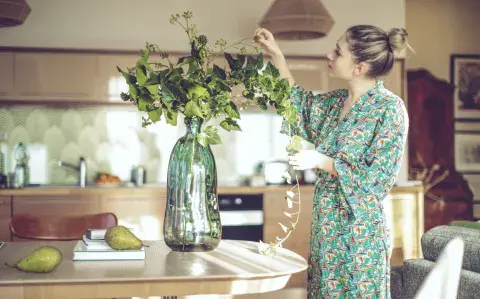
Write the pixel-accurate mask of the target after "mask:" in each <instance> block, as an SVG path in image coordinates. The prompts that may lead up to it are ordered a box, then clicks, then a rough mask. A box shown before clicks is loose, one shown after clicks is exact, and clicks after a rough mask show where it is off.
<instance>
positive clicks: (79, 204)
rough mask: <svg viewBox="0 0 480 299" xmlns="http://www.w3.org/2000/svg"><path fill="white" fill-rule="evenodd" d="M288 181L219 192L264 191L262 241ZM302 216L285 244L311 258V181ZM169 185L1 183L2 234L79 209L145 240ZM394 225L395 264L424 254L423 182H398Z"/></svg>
mask: <svg viewBox="0 0 480 299" xmlns="http://www.w3.org/2000/svg"><path fill="white" fill-rule="evenodd" d="M289 188H290V187H288V186H267V187H219V189H218V193H219V194H249V193H256V194H258V193H262V194H263V201H264V241H266V242H268V241H272V240H275V237H276V236H281V235H282V234H283V231H282V229H281V227H280V226H279V224H278V222H281V221H284V222H285V223H286V221H288V220H289V219H288V218H287V217H286V216H284V214H283V210H286V209H287V204H286V201H285V199H284V197H285V192H286V191H287V190H289ZM300 191H301V193H300V195H301V217H300V220H299V223H298V224H297V226H296V230H295V231H294V232H293V233H292V235H291V236H290V238H289V239H287V241H285V243H284V247H285V248H287V249H290V250H292V251H294V252H297V253H298V254H300V255H301V256H303V257H304V258H306V259H307V258H308V250H309V233H310V225H311V213H312V199H313V191H314V187H313V186H302V187H301V189H300ZM165 201H166V192H165V187H158V186H145V187H142V188H97V187H93V188H78V187H72V188H67V187H62V188H26V189H0V240H13V241H15V239H14V238H13V237H12V236H11V234H10V230H9V228H8V223H9V220H10V217H11V216H12V215H15V214H18V213H32V214H35V215H46V216H47V215H52V214H55V215H59V214H60V215H79V214H87V213H88V214H90V213H100V212H113V213H115V214H116V215H117V217H118V219H119V223H120V224H123V225H127V226H129V227H132V228H134V229H135V231H136V232H137V235H138V236H139V237H140V238H142V239H144V240H159V239H162V235H163V232H162V230H163V217H164V211H165ZM385 211H386V213H387V217H388V220H389V223H390V226H391V229H392V241H393V255H392V265H399V264H401V263H402V262H403V260H404V259H408V258H416V257H421V245H420V238H421V236H422V234H423V225H424V224H423V223H424V218H423V213H424V212H423V186H422V185H418V186H410V187H398V186H397V187H394V188H393V189H392V190H391V192H390V194H389V196H388V198H387V199H386V202H385ZM306 275H307V274H306V272H303V273H299V274H296V275H294V276H292V279H291V280H290V282H289V284H288V287H302V286H305V283H306Z"/></svg>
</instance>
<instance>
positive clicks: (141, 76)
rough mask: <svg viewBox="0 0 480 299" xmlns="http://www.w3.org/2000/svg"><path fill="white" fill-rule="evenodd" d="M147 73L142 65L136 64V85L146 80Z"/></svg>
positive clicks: (143, 83)
mask: <svg viewBox="0 0 480 299" xmlns="http://www.w3.org/2000/svg"><path fill="white" fill-rule="evenodd" d="M147 80H148V78H147V74H146V71H145V67H144V66H137V81H138V85H140V86H143V85H145V83H146V82H147Z"/></svg>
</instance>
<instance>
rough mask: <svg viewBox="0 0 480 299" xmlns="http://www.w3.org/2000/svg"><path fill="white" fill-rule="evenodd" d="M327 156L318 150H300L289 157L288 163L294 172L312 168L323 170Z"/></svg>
mask: <svg viewBox="0 0 480 299" xmlns="http://www.w3.org/2000/svg"><path fill="white" fill-rule="evenodd" d="M325 158H326V156H325V155H324V154H322V153H319V152H317V151H316V150H300V151H298V152H296V153H295V154H292V155H290V156H288V163H290V165H292V166H293V169H294V170H305V169H311V168H321V165H323V164H324V161H325Z"/></svg>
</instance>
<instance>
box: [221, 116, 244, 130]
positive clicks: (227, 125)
mask: <svg viewBox="0 0 480 299" xmlns="http://www.w3.org/2000/svg"><path fill="white" fill-rule="evenodd" d="M220 126H221V127H222V128H224V129H225V130H226V131H241V130H242V129H241V128H240V126H239V125H238V124H237V122H236V121H235V120H233V119H231V118H225V119H224V120H222V121H221V122H220Z"/></svg>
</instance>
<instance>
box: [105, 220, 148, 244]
mask: <svg viewBox="0 0 480 299" xmlns="http://www.w3.org/2000/svg"><path fill="white" fill-rule="evenodd" d="M105 242H106V243H107V244H108V246H110V247H112V248H113V249H117V250H136V249H141V248H142V247H143V246H144V245H143V243H142V240H140V239H139V238H137V236H135V235H134V234H133V233H132V232H131V231H130V230H129V229H128V228H126V227H125V226H123V225H116V226H112V227H110V228H109V229H107V231H106V232H105Z"/></svg>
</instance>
